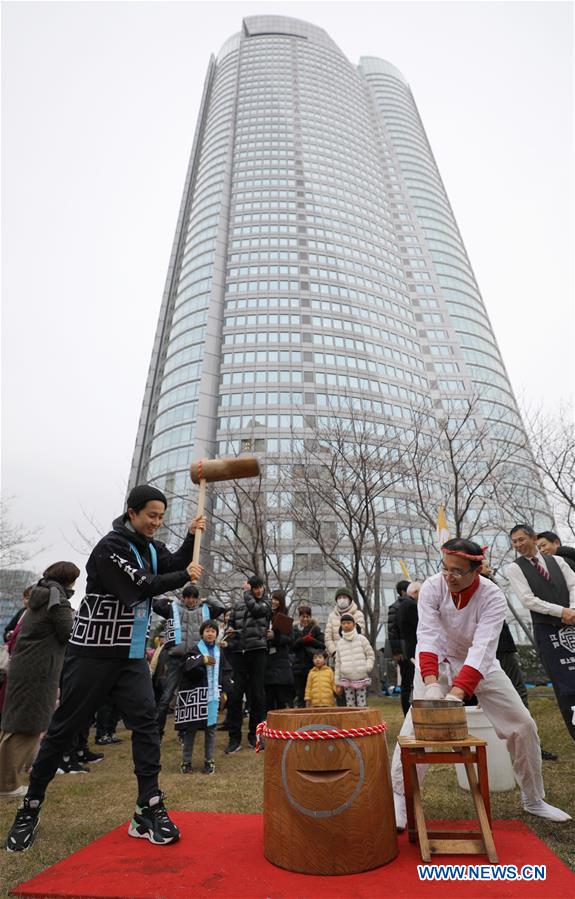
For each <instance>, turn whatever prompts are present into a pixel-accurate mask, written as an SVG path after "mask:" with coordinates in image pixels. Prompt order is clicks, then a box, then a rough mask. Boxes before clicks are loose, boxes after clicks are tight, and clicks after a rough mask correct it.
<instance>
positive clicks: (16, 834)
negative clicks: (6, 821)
mask: <svg viewBox="0 0 575 899" xmlns="http://www.w3.org/2000/svg"><path fill="white" fill-rule="evenodd" d="M39 823H40V800H39V799H28V797H26V798H25V799H24V801H23V803H22V805H21V806H20V808H19V809H18V811H17V812H16V817H15V819H14V824H13V825H12V828H11V830H10V833H9V834H8V837H7V838H6V843H5V845H6V849H7V850H8V852H25V851H26V849H29V848H30V846H31V845H32V843H33V842H34V837H35V836H36V828H37V827H38V824H39Z"/></svg>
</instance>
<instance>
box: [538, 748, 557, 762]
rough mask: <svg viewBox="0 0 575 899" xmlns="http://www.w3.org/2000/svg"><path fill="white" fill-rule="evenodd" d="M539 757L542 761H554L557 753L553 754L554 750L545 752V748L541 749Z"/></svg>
mask: <svg viewBox="0 0 575 899" xmlns="http://www.w3.org/2000/svg"><path fill="white" fill-rule="evenodd" d="M541 758H542V759H543V761H544V762H556V761H557V759H558V758H559V756H558V755H555V753H554V752H547V750H546V749H542V750H541Z"/></svg>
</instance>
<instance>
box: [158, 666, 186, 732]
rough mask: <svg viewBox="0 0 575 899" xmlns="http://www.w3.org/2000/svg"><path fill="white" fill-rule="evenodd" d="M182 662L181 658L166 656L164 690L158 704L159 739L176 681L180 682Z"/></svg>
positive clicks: (176, 684)
mask: <svg viewBox="0 0 575 899" xmlns="http://www.w3.org/2000/svg"><path fill="white" fill-rule="evenodd" d="M182 662H183V656H168V664H167V665H166V674H165V678H164V689H163V691H162V695H161V697H160V701H159V703H158V727H159V729H160V737H163V735H164V728H165V726H166V718H167V717H168V709H169V707H170V702H171V701H172V696H173V695H174V693H175V692H176V688H177V686H178V681H179V680H180V672H181V670H182Z"/></svg>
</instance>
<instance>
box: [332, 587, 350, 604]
mask: <svg viewBox="0 0 575 899" xmlns="http://www.w3.org/2000/svg"><path fill="white" fill-rule="evenodd" d="M338 596H347V597H348V599H349V600H350V602H353V593H352V592H351V590H348V589H347V587H338V588H337V590H336V591H335V596H334V599H335V600H337V598H338Z"/></svg>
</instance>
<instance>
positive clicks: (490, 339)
mask: <svg viewBox="0 0 575 899" xmlns="http://www.w3.org/2000/svg"><path fill="white" fill-rule="evenodd" d="M472 394H477V395H478V396H479V397H480V398H481V407H480V413H481V415H482V416H483V419H484V421H487V422H489V421H491V422H492V423H493V430H494V433H496V431H497V428H498V427H500V425H501V422H502V421H505V425H506V439H513V431H512V430H510V429H513V428H515V429H516V431H517V443H518V445H521V444H522V443H523V439H524V435H523V426H522V423H521V420H520V418H519V415H518V412H517V407H516V403H515V400H514V397H513V393H512V390H511V387H510V384H509V379H508V376H507V373H506V370H505V366H504V364H503V361H502V359H501V355H500V353H499V349H498V347H497V343H496V340H495V337H494V335H493V332H492V329H491V326H490V324H489V319H488V316H487V313H486V310H485V307H484V305H483V301H482V299H481V295H480V293H479V290H478V287H477V284H476V281H475V277H474V274H473V270H472V268H471V265H470V262H469V260H468V257H467V254H466V251H465V246H464V244H463V241H462V238H461V235H460V233H459V230H458V227H457V224H456V221H455V218H454V215H453V212H452V210H451V207H450V204H449V200H448V198H447V195H446V192H445V189H444V187H443V183H442V180H441V177H440V175H439V172H438V170H437V166H436V164H435V161H434V158H433V154H432V151H431V149H430V146H429V144H428V141H427V138H426V135H425V131H424V129H423V126H422V123H421V120H420V117H419V114H418V111H417V107H416V105H415V102H414V99H413V96H412V94H411V91H410V89H409V86H408V84H407V82H406V79H405V78H404V76H403V75H402V74H401V73H400V72H399V71H398V70H397V69H396V68H395V67H394V66H392V65H391V64H389V63H388V62H385V61H383V60H380V59H375V58H372V57H367V58H363V59H361V61H360V64H359V66H357V67H356V66H354V65H352V64H351V63H350V62H349V61H348V60H347V59H346V57H345V56H344V55H343V53H342V52H341V50H340V49H339V48H338V47H337V46H336V45H335V44H334V42H333V41H332V40H331V39H330V38H329V36H328V35H327V34H326V33H325V32H324V31H323V30H322V29H320V28H317V27H316V26H312V25H309V24H307V23H305V22H302V21H299V20H295V19H291V18H282V17H277V16H256V17H250V18H247V19H244V21H243V23H242V30H241V31H240V32H239V33H238V34H236V35H234V36H233V37H232V38H230V40H228V41H227V43H226V44H225V45H224V47H223V48H222V50H221V51H220V53H219V55H218V57H217V59H212V60H211V62H210V65H209V69H208V73H207V77H206V82H205V87H204V95H203V100H202V106H201V110H200V115H199V120H198V124H197V129H196V135H195V140H194V146H193V149H192V155H191V160H190V166H189V170H188V175H187V180H186V185H185V190H184V196H183V200H182V206H181V211H180V216H179V220H178V224H177V229H176V236H175V240H174V247H173V253H172V257H171V260H170V267H169V272H168V279H167V283H166V290H165V293H164V298H163V302H162V308H161V313H160V320H159V325H158V331H157V336H156V341H155V345H154V351H153V358H152V362H151V366H150V373H149V377H148V383H147V386H146V393H145V398H144V405H143V410H142V416H141V421H140V427H139V432H138V438H137V443H136V450H135V454H134V460H133V466H132V472H131V478H130V483H131V485H133V484H134V483H136V482H142V481H148V482H150V483H153V484H155V485H157V486H158V487H160V488H162V489H164V490H166V491H167V492H168V494H169V495H170V496H173V495H174V494H175V495H176V496H179V497H182V498H180V499H176V500H174V501H172V502H171V504H170V507H169V523H170V526H171V527H172V528H173V529H175V530H178V529H180V528H183V526H184V524H185V521H186V518H187V516H188V514H189V510H188V509H187V508H186V502H187V501H186V499H185V498H184V497H185V495H186V494H187V493H188V492H189V486H190V481H189V473H188V472H189V465H190V463H191V461H192V460H193V459H196V458H200V457H213V456H217V455H229V454H234V453H239V452H242V451H244V450H249V451H252V452H254V453H255V454H256V455H258V456H259V457H260V458H261V459H262V460H263V461H264V462H267V463H269V464H268V469H267V471H266V477H267V478H268V481H269V479H273V477H274V471H276V470H277V467H278V466H277V462H278V461H280V460H281V461H282V463H286V462H289V458H290V453H291V452H292V442H293V441H294V439H296V436H294V435H297V434H298V432H300V431H301V432H303V430H304V428H305V425H306V423H309V422H310V421H313V420H315V418H316V417H318V416H321V415H322V414H325V411H326V410H328V409H329V410H331V412H333V410H336V409H337V406H338V403H339V401H340V399H341V397H342V396H345V398H346V402H348V403H349V402H350V401H351V402H353V403H355V404H356V405H357V407H358V408H361V409H362V410H364V411H365V412H367V413H368V414H369V416H371V417H372V418H373V419H374V420H375V421H378V420H381V421H382V422H386V423H387V424H388V426H389V427H395V428H396V429H397V433H398V434H399V435H401V429H402V427H405V428H407V427H408V426H409V423H410V422H411V421H412V410H413V409H414V408H420V407H422V406H424V405H425V403H426V402H435V403H436V404H445V406H446V408H454V407H456V404H457V402H460V401H461V400H462V399H465V398H466V397H469V396H471V395H472ZM543 505H544V502H543ZM284 524H285V527H284V536H285V539H286V540H287V541H288V543H289V540H290V539H291V537H292V536H293V529H292V528H291V527H290V525H289V522H284ZM412 524H413V526H414V529H413V530H412V537H411V538H410V547H409V548H408V549H403V550H402V552H401V555H402V557H405V556H406V554H407V555H408V556H409V555H410V557H411V563H412V564H415V565H416V566H417V564H418V550H417V545H418V542H421V541H423V540H424V539H426V535H425V534H422V532H421V530H419V531H418V530H417V527H418V525H419V524H420V523H419V522H417V521H413V522H412ZM288 549H289V546H288ZM308 550H309V553H310V557H309V559H310V562H309V567H313V559H312V554H313V553H312V548H309V547H308ZM414 560H415V561H414ZM316 567H318V566H316ZM305 568H306V566H305V565H304V566H302V573H301V576H300V581H299V583H300V585H301V592H302V595H305V594H306V592H309V589H310V586H309V585H310V584H311V581H309V579H308V580H307V581H306V571H305ZM386 574H387V584H388V588H389V587H390V586H391V584H392V583H393V581H394V580H396V579H398V578H399V577H401V569H400V568H399V567H397V566H396V565H395V564H394V563H393V562H390V563H389V564H388V565H387V567H386ZM330 577H331V579H332V580H333V574H332V575H331V576H330V575H329V573H328V574H326V577H325V578H324V581H325V585H326V586H327V588H329V583H328V582H329V581H330ZM330 592H331V591H330ZM326 596H327V594H325V593H324V592H323V588H320V587H318V588H317V589H315V592H314V597H315V598H316V599H319V601H322V600H323V599H324V598H326ZM388 598H391V596H389V597H388Z"/></svg>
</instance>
